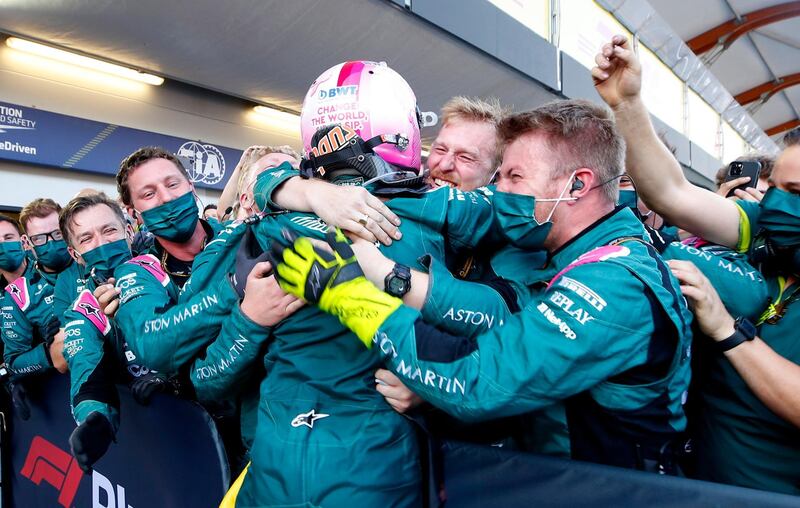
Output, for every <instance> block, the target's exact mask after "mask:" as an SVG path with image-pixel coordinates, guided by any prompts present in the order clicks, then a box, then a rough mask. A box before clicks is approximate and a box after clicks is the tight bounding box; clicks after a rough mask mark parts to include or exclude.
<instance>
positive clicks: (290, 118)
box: [253, 105, 300, 132]
mask: <svg viewBox="0 0 800 508" xmlns="http://www.w3.org/2000/svg"><path fill="white" fill-rule="evenodd" d="M253 111H255V112H256V113H257V114H258V116H259V117H260V118H262V119H264V120H267V121H268V122H269V123H271V124H273V125H275V126H276V127H280V128H283V129H286V130H291V131H293V132H300V116H299V115H295V114H293V113H287V112H286V111H281V110H279V109H273V108H270V107H268V106H260V105H259V106H255V107H254V108H253Z"/></svg>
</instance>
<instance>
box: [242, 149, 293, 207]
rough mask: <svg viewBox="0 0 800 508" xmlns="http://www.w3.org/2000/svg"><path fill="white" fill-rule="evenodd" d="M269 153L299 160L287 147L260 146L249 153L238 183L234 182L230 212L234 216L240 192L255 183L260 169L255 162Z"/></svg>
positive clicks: (243, 163) (243, 162)
mask: <svg viewBox="0 0 800 508" xmlns="http://www.w3.org/2000/svg"><path fill="white" fill-rule="evenodd" d="M271 153H282V154H285V155H288V156H290V157H294V158H295V159H297V160H298V161H299V160H300V154H298V153H297V151H295V149H294V148H292V147H291V146H289V145H280V146H261V147H258V148H257V149H255V150H253V151H252V152H250V154H249V156H248V157H247V158H246V159H245V160H244V161H242V169H241V171H240V173H239V181H238V182H236V201H235V202H234V203H233V211H232V212H231V213H232V214H233V215H234V216H235V215H236V213H237V212H238V211H239V196H241V195H242V192H244V190H245V189H247V188H248V187H249V186H250V184H252V183H253V181H255V179H256V173H257V172H258V170H260V169H262V168H260V167H258V165H257V164H256V162H257V161H258V159H260V158H261V157H264V156H265V155H269V154H271Z"/></svg>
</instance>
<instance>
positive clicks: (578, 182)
mask: <svg viewBox="0 0 800 508" xmlns="http://www.w3.org/2000/svg"><path fill="white" fill-rule="evenodd" d="M581 189H583V181H581V180H580V179H578V178H576V179H575V181H574V182H572V187H571V188H570V189H569V191H570V192H575V191H579V190H581Z"/></svg>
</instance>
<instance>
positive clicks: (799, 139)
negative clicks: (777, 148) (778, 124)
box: [783, 127, 800, 146]
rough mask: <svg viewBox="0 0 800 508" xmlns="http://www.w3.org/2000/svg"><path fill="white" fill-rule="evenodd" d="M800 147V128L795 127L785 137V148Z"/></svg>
mask: <svg viewBox="0 0 800 508" xmlns="http://www.w3.org/2000/svg"><path fill="white" fill-rule="evenodd" d="M792 145H800V127H795V128H794V129H792V130H790V131H789V132H787V133H786V134H784V135H783V146H792Z"/></svg>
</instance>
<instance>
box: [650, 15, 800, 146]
mask: <svg viewBox="0 0 800 508" xmlns="http://www.w3.org/2000/svg"><path fill="white" fill-rule="evenodd" d="M649 2H650V4H651V5H652V6H653V8H654V9H655V10H656V11H657V12H658V13H659V14H660V15H661V16H662V17H663V18H664V19H665V20H666V21H667V23H669V24H670V26H672V28H673V29H674V30H675V31H676V32H677V33H678V34H679V35H680V37H681V38H682V39H683V40H684V42H686V43H687V44H688V45H689V47H692V48H693V49H694V51H695V53H697V54H698V56H699V57H701V58H703V59H704V60H706V61H707V64H706V65H709V64H708V62H709V59H710V65H709V68H710V69H711V71H712V72H713V73H714V75H715V76H716V77H717V78H718V79H719V80H720V81H721V82H722V84H723V85H724V86H725V88H727V89H728V91H729V92H730V93H731V95H733V96H735V97H737V100H738V101H739V102H740V103H741V104H742V105H743V106H745V107H747V108H748V109H749V110H750V111H751V114H752V116H753V119H754V120H755V121H756V122H757V123H758V124H759V126H760V127H761V128H762V129H763V130H764V131H765V132H767V133H768V134H770V135H771V136H772V138H773V139H775V140H776V141H777V140H779V139H780V138H781V137H782V136H783V134H784V132H785V130H788V128H791V127H792V126H796V125H800V2H798V1H794V2H789V1H786V0H702V1H700V2H698V1H697V0H649ZM780 18H784V19H780ZM775 19H780V20H778V21H775ZM761 20H763V21H761ZM731 21H732V22H733V23H731V25H729V26H728V27H727V30H726V29H725V28H722V29H720V30H719V31H717V32H710V31H711V30H713V29H715V28H716V27H719V26H720V25H723V24H724V23H726V22H731ZM739 31H741V32H745V33H744V34H743V35H741V36H739V37H735V35H738V32H739ZM705 33H709V34H710V35H711V37H710V39H712V40H716V41H718V40H719V39H718V36H720V35H722V36H723V37H724V34H725V33H729V34H734V37H730V36H729V39H728V40H725V41H724V42H728V45H727V47H724V48H723V46H722V45H718V46H717V47H715V48H711V49H709V50H706V51H703V50H701V49H695V48H699V47H700V43H701V42H702V38H701V37H698V36H701V35H702V34H705ZM693 40H694V41H693ZM731 40H732V41H733V42H730V41H731ZM793 75H794V76H793ZM795 80H796V83H795V84H794V85H792V86H786V85H788V84H790V83H794V82H795ZM783 86H786V87H785V88H783ZM753 96H754V97H756V98H755V100H753V99H752V98H753Z"/></svg>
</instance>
